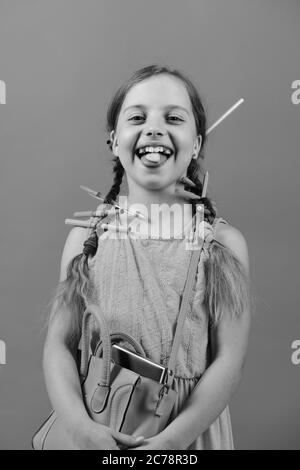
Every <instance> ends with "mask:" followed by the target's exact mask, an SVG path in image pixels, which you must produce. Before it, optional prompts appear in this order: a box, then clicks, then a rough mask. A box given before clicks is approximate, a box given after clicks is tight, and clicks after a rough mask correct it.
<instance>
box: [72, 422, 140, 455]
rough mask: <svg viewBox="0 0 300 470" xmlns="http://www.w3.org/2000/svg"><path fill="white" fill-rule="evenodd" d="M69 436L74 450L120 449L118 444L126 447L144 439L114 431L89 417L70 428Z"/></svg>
mask: <svg viewBox="0 0 300 470" xmlns="http://www.w3.org/2000/svg"><path fill="white" fill-rule="evenodd" d="M70 437H71V441H72V445H73V446H74V450H75V449H78V450H120V447H119V446H122V448H128V447H131V446H137V445H138V444H139V443H142V442H143V441H144V438H142V439H139V438H138V437H133V436H129V435H128V434H124V433H121V432H118V431H114V430H112V429H110V428H109V427H107V426H104V425H102V424H98V423H96V422H95V421H93V420H91V419H90V418H89V419H88V420H87V421H85V422H84V423H83V424H80V425H78V426H76V430H75V429H73V430H71V432H70Z"/></svg>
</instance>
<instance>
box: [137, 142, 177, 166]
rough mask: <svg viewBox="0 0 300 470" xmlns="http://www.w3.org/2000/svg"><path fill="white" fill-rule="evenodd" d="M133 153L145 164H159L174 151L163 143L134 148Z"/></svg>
mask: <svg viewBox="0 0 300 470" xmlns="http://www.w3.org/2000/svg"><path fill="white" fill-rule="evenodd" d="M135 155H136V156H137V157H138V158H139V159H140V160H141V161H142V163H144V164H145V165H146V166H159V165H162V164H163V163H164V162H165V161H167V160H168V159H169V158H170V157H171V156H172V155H174V151H173V150H172V149H171V148H169V147H166V146H164V145H158V146H156V147H154V146H144V147H140V148H138V149H136V151H135Z"/></svg>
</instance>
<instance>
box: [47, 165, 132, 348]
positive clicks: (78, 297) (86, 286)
mask: <svg viewBox="0 0 300 470" xmlns="http://www.w3.org/2000/svg"><path fill="white" fill-rule="evenodd" d="M113 171H114V173H115V177H114V181H113V185H112V187H111V189H110V191H109V192H108V194H107V195H106V196H105V199H104V204H103V205H102V209H103V215H102V216H101V218H100V220H102V219H103V218H105V217H106V213H105V205H106V204H112V201H113V200H114V199H116V197H117V196H118V194H119V190H120V186H121V183H122V178H123V174H124V169H123V167H122V165H121V163H120V160H119V158H116V159H115V165H114V168H113ZM98 210H99V208H98ZM94 222H95V223H97V222H98V223H99V218H98V219H95V220H94ZM97 248H98V233H97V230H96V229H93V230H92V232H91V234H90V236H89V237H88V238H87V240H86V241H85V242H84V244H83V251H82V253H80V254H78V255H77V256H75V257H74V258H73V259H72V260H71V261H70V262H69V265H68V267H67V276H66V279H65V280H64V281H61V282H60V283H59V284H58V286H57V287H56V289H55V292H54V298H53V300H52V301H51V303H50V305H51V306H52V310H51V313H50V320H49V322H51V320H52V319H53V318H54V316H55V315H56V314H57V313H59V312H71V325H70V330H69V335H68V344H69V346H70V349H71V350H72V351H73V354H74V355H75V354H76V349H77V345H78V342H79V340H80V335H81V324H82V317H83V312H84V310H85V308H86V306H87V304H88V303H89V301H88V299H89V298H91V296H92V295H93V290H94V286H93V283H92V280H91V279H90V276H89V259H90V258H93V257H94V256H95V254H96V252H97Z"/></svg>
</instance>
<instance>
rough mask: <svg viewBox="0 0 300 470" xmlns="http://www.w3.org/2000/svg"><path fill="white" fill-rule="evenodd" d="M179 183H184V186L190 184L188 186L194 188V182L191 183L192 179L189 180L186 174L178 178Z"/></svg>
mask: <svg viewBox="0 0 300 470" xmlns="http://www.w3.org/2000/svg"><path fill="white" fill-rule="evenodd" d="M179 183H182V184H184V185H185V186H190V188H196V187H197V186H196V184H195V183H193V181H192V180H190V179H189V178H188V177H187V176H182V177H181V178H180V179H179Z"/></svg>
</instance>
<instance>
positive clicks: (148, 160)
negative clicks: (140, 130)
mask: <svg viewBox="0 0 300 470" xmlns="http://www.w3.org/2000/svg"><path fill="white" fill-rule="evenodd" d="M166 160H167V157H166V155H163V154H161V153H146V154H145V155H143V156H142V157H141V162H142V163H143V164H144V165H146V166H149V167H152V166H153V167H154V166H160V165H162V164H163V163H165V161H166Z"/></svg>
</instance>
